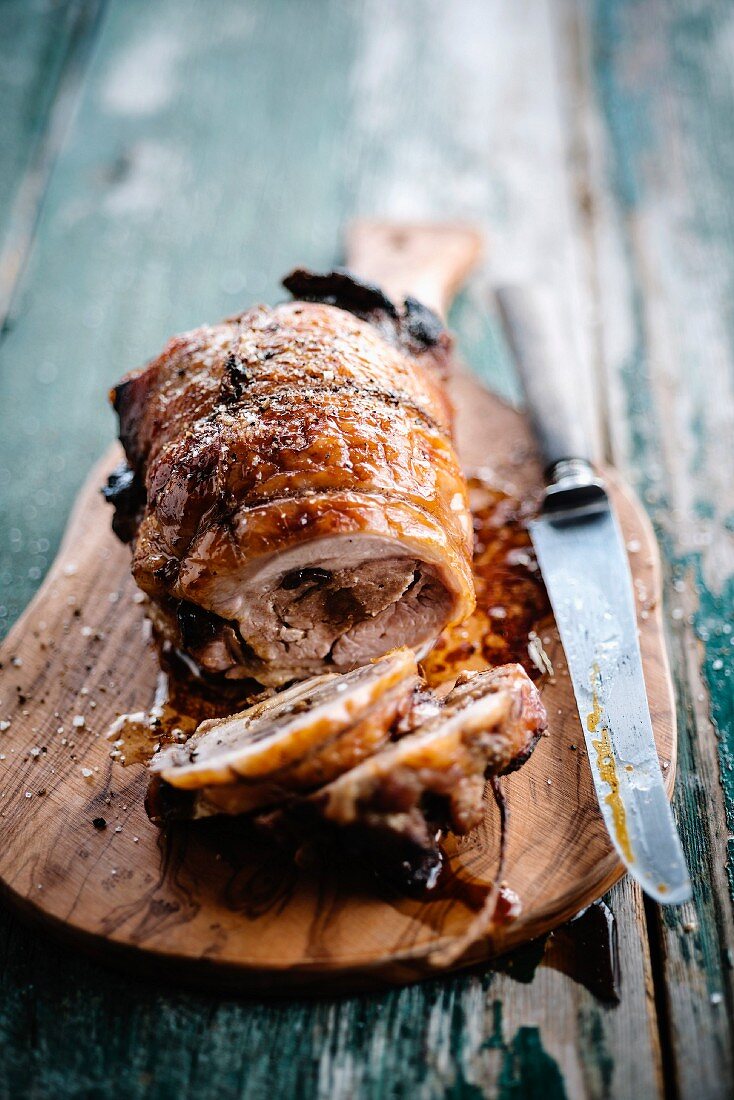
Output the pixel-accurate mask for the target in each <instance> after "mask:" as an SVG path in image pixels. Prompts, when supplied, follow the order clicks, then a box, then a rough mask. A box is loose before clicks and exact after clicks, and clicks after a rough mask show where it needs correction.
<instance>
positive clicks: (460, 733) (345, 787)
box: [309, 665, 546, 873]
mask: <svg viewBox="0 0 734 1100" xmlns="http://www.w3.org/2000/svg"><path fill="white" fill-rule="evenodd" d="M545 727H546V715H545V709H544V707H543V704H542V703H541V700H540V695H539V693H538V690H537V688H536V687H535V685H534V684H533V682H532V681H531V680H530V678H529V677H528V675H527V674H526V673H525V671H524V670H523V668H522V667H521V666H520V665H504V666H502V667H501V668H497V669H491V670H489V671H487V672H479V673H475V674H472V675H471V676H470V677H467V678H466V679H465V680H464V681H463V682H461V683H459V684H457V686H456V687H455V688H454V689H453V691H451V692H450V693H449V695H448V696H447V697H446V700H445V702H444V704H443V706H442V707H441V709H440V711H439V712H438V713H437V714H436V715H434V716H433V717H432V718H429V719H428V720H427V721H426V722H424V723H423V724H422V725H421V726H420V727H419V728H418V729H417V730H416V731H415V732H414V733H412V734H408V735H407V736H406V737H403V738H402V739H401V740H400V741H398V742H396V743H395V744H392V745H389V746H387V747H386V748H384V749H383V750H382V751H381V752H379V753H377V754H376V755H374V756H372V757H370V758H369V759H368V760H365V761H364V762H363V763H361V764H359V765H358V766H357V767H355V768H353V769H352V770H351V771H349V772H346V773H345V774H344V775H342V776H340V777H339V778H338V779H336V780H334V782H333V783H331V784H329V785H328V786H327V787H325V788H324V789H323V790H321V791H318V792H317V793H316V794H314V795H313V796H311V798H310V799H309V801H310V803H311V805H312V806H313V807H314V808H315V809H316V810H317V811H318V813H319V814H320V815H321V816H322V817H323V819H324V820H325V821H327V822H329V823H330V824H332V825H334V826H339V827H340V828H341V829H346V830H349V831H351V832H352V833H353V834H354V835H355V836H358V837H360V838H361V839H365V838H366V837H368V834H370V833H372V834H373V835H374V836H373V838H374V840H375V841H380V842H382V844H383V845H384V846H385V850H386V852H387V853H390V846H391V845H392V848H393V849H394V850H396V851H398V852H399V853H400V855H401V859H402V860H403V861H404V862H405V863H406V864H407V865H408V867H409V868H411V867H420V868H422V870H421V873H425V863H426V860H427V861H428V864H429V865H430V866H435V865H437V862H438V850H437V846H436V834H437V831H438V830H440V829H444V828H448V829H450V830H451V831H453V832H455V833H459V834H464V833H468V832H469V831H470V830H471V829H473V828H475V826H476V825H478V824H479V822H480V821H481V819H482V816H483V812H484V810H483V796H484V787H485V778H487V777H489V776H497V775H502V774H503V773H505V772H508V771H512V770H514V769H515V768H517V767H519V766H520V764H522V763H523V762H524V761H525V760H526V759H527V758H528V756H529V755H530V753H531V752H532V750H533V747H534V746H535V743H536V741H537V739H538V738H539V736H540V735H541V733H542V732H543V730H544V729H545ZM378 855H379V852H378ZM393 855H394V852H393Z"/></svg>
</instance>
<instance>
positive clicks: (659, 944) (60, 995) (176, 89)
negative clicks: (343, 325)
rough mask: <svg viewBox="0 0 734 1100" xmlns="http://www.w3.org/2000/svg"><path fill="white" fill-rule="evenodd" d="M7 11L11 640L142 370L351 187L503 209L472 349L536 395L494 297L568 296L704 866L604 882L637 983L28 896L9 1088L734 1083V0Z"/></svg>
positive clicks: (470, 326) (4, 922) (3, 928)
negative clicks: (172, 944) (216, 960)
mask: <svg viewBox="0 0 734 1100" xmlns="http://www.w3.org/2000/svg"><path fill="white" fill-rule="evenodd" d="M0 21H1V22H2V32H1V33H0V42H1V44H0V89H2V92H3V110H2V111H0V119H1V121H0V136H1V137H2V141H3V157H2V161H1V163H2V167H1V168H0V234H2V239H3V240H4V241H6V242H7V241H11V242H13V241H18V242H20V243H21V245H22V262H21V263H17V262H16V259H15V258H14V254H11V253H12V250H11V251H9V250H8V248H7V246H6V249H5V252H4V253H2V261H1V263H0V278H2V279H4V280H5V283H4V284H2V285H5V286H6V287H7V288H8V289H9V291H10V293H9V295H8V296H7V299H6V301H7V304H8V305H9V319H8V324H7V326H6V329H5V331H4V332H3V333H2V338H1V340H0V418H1V421H0V423H1V426H2V431H0V624H2V628H3V630H4V629H5V628H6V627H7V625H9V623H10V622H11V621H12V620H13V619H15V618H16V617H17V615H18V614H19V613H20V611H21V610H22V608H23V607H24V606H25V604H26V603H27V601H28V600H29V598H30V597H31V595H32V594H33V592H34V591H35V589H36V588H37V586H38V584H39V583H40V580H41V578H42V576H43V574H44V571H45V569H46V568H47V566H48V564H49V562H50V560H51V558H52V556H53V553H54V551H55V549H56V547H57V545H58V541H59V539H60V536H61V533H62V530H63V526H64V521H65V517H66V515H67V512H68V509H69V507H70V505H71V502H72V500H73V497H74V494H75V492H76V490H77V488H78V486H79V485H80V483H81V481H82V480H83V478H84V475H85V473H86V471H87V469H88V467H89V465H90V464H91V462H92V460H93V459H94V458H95V457H96V456H97V455H98V454H99V453H100V452H101V451H102V449H103V447H104V446H105V445H106V443H107V442H108V440H109V438H110V437H111V435H112V433H113V431H114V425H113V421H112V418H111V416H110V415H109V413H108V411H107V409H106V406H105V401H104V393H105V390H106V388H107V387H108V386H109V385H110V384H111V383H112V382H113V381H115V380H116V379H117V377H119V375H120V374H121V373H122V372H123V371H124V370H125V369H127V368H128V367H129V366H131V365H133V364H136V363H138V362H140V361H142V360H144V359H145V358H146V357H147V356H149V355H151V354H154V353H155V352H156V351H157V350H158V348H159V347H160V345H161V344H162V342H163V341H164V340H165V339H166V338H167V337H168V336H169V335H170V334H171V333H172V332H174V331H176V330H180V329H183V328H186V327H190V326H192V325H195V324H197V323H198V322H200V321H203V320H211V319H213V318H216V317H219V316H222V315H224V314H226V313H228V312H232V311H233V310H235V309H237V308H240V307H241V306H242V305H243V304H245V303H250V302H252V301H256V300H258V299H264V300H272V299H273V298H274V297H277V295H278V293H279V291H278V279H279V277H280V275H281V274H282V273H283V272H284V271H285V270H287V269H288V268H289V267H290V266H291V265H292V264H294V263H296V262H306V263H310V264H312V265H313V266H323V265H326V264H330V263H331V262H332V261H333V260H334V259H335V258H337V257H338V252H339V240H340V229H341V227H342V226H343V225H344V223H345V221H346V220H347V219H348V218H349V217H350V216H352V215H353V214H355V213H363V214H387V215H391V216H396V217H401V216H402V217H407V216H432V217H447V216H451V217H455V216H463V217H468V218H472V219H475V220H477V221H478V222H480V224H482V225H484V226H485V227H486V229H487V233H488V241H489V244H488V259H487V265H486V268H485V270H484V271H483V272H482V273H481V275H480V276H479V277H478V278H477V279H476V280H475V282H474V283H473V284H472V286H471V287H470V288H469V289H468V292H467V294H466V295H465V296H464V297H463V298H462V300H461V301H460V302H459V303H458V305H457V307H456V309H455V311H454V317H453V320H454V323H455V325H456V327H457V328H458V330H459V335H460V339H461V343H462V347H463V349H464V351H465V354H466V356H467V357H468V358H469V359H470V361H471V362H472V364H473V365H474V366H475V367H476V368H477V369H478V370H480V371H481V372H482V373H483V374H484V376H485V377H486V378H487V379H488V380H489V382H490V383H491V384H493V385H494V386H496V387H497V388H498V389H500V391H501V392H503V393H505V394H507V395H509V396H511V397H512V396H514V395H516V392H517V391H516V388H515V381H514V378H513V376H512V372H511V370H510V367H509V362H508V359H507V356H506V354H505V353H504V349H503V345H502V341H501V337H500V335H499V330H498V326H497V323H496V318H495V316H494V313H493V309H492V306H491V302H490V301H489V297H488V289H489V286H490V284H491V282H492V281H493V280H495V279H496V280H498V281H504V280H507V279H512V278H524V277H529V276H533V275H539V274H540V275H543V276H544V277H551V278H555V279H556V280H557V281H558V282H559V284H560V285H562V286H563V287H564V288H566V289H567V291H568V294H569V298H570V300H571V304H572V305H573V307H574V308H575V309H576V310H577V317H578V320H579V326H580V330H581V331H582V334H583V335H584V336H585V337H586V350H587V354H588V360H589V363H590V364H591V365H592V366H593V371H591V372H590V373H591V374H593V386H592V387H590V388H591V389H592V391H593V392H591V394H590V401H593V408H594V409H595V410H596V411H597V413H598V415H599V417H600V418H601V417H602V416H604V415H607V416H608V419H609V421H610V423H611V431H610V432H609V438H608V447H607V449H608V453H609V455H610V457H613V458H614V459H615V461H617V462H618V464H619V465H620V466H621V467H622V468H623V469H624V470H625V472H626V473H627V474H628V475H629V476H631V477H632V478H634V479H635V480H636V481H637V483H638V484H639V486H640V488H641V490H642V491H643V493H644V495H645V499H646V501H647V503H648V505H649V508H650V512H651V515H652V517H653V519H654V521H655V523H656V527H657V530H658V533H659V536H660V538H661V541H662V545H663V548H664V551H665V556H666V608H667V611H668V612H669V616H668V617H669V623H670V645H671V655H672V657H673V662H674V670H675V676H676V685H677V692H678V700H679V717H680V724H681V730H682V740H681V749H680V755H681V760H680V776H679V784H678V792H677V796H676V804H675V805H676V813H677V815H678V819H679V822H680V825H681V829H682V831H683V835H684V843H685V846H686V850H687V852H688V854H689V858H690V859H691V864H692V869H693V871H694V880H695V889H696V896H695V901H694V904H693V905H692V906H690V907H689V908H688V909H686V910H684V911H682V912H680V913H672V912H671V913H666V914H665V915H664V916H663V917H661V915H660V913H659V912H658V911H656V910H655V909H654V908H653V907H649V906H645V905H644V904H643V901H642V898H641V897H640V894H639V892H638V891H637V889H636V888H635V887H634V886H632V885H631V884H629V883H622V884H620V886H619V887H617V888H616V889H615V890H614V891H613V892H612V895H611V897H610V904H611V905H612V908H613V910H614V913H615V916H616V918H617V926H618V931H619V936H620V956H621V958H620V962H621V968H622V1004H621V1006H619V1007H618V1008H612V1007H608V1006H604V1005H602V1004H600V1003H599V1002H598V1001H596V1000H595V999H594V997H593V996H592V995H591V994H590V993H589V992H588V991H587V990H585V989H583V988H582V987H580V986H578V985H576V984H574V983H573V982H571V980H570V979H568V978H566V977H565V976H564V975H562V974H560V973H558V972H557V971H556V970H554V969H552V968H551V967H550V966H540V967H538V969H537V970H535V972H534V976H531V974H530V972H526V971H525V970H524V969H523V968H522V967H519V966H515V967H514V973H515V974H516V977H515V978H513V977H511V976H509V975H508V974H506V973H480V974H469V975H462V976H457V977H452V978H450V979H447V980H445V981H434V982H430V983H426V984H424V985H422V986H418V987H413V988H409V989H403V990H396V991H393V992H390V993H387V994H384V995H372V996H364V997H355V998H345V999H339V1000H321V1001H316V1002H313V1001H310V1002H309V1001H298V1002H287V1003H265V1002H256V1001H248V1000H244V999H243V1000H237V999H232V998H226V999H218V998H212V997H204V996H201V995H198V994H193V993H187V992H184V991H181V990H176V989H174V988H159V987H156V986H153V985H150V984H144V983H138V982H133V981H131V980H130V979H128V978H127V977H126V976H124V975H119V974H114V973H111V972H109V971H107V970H105V969H102V968H100V967H98V966H96V965H94V964H92V963H90V962H89V961H87V960H85V959H83V958H81V957H77V956H76V955H74V954H72V953H70V952H68V951H67V950H66V949H64V950H61V949H60V948H59V947H58V946H57V944H56V943H55V942H53V941H50V940H48V939H46V938H45V937H42V936H40V935H38V934H37V933H35V932H34V931H33V930H32V929H30V928H26V927H25V926H24V925H22V924H21V923H19V922H18V921H17V919H16V918H15V917H13V916H11V915H10V914H9V913H7V912H3V913H0V945H1V952H2V954H1V957H2V960H3V963H2V967H0V1051H1V1053H2V1057H0V1097H5V1096H8V1097H10V1096H13V1097H17V1096H24V1095H30V1096H39V1097H40V1096H79V1097H94V1096H100V1095H105V1096H117V1095H120V1096H125V1097H131V1098H137V1097H144V1096H151V1097H161V1098H166V1097H171V1096H176V1097H179V1096H181V1097H186V1096H192V1097H197V1100H199V1098H203V1100H207V1098H208V1097H212V1098H213V1097H217V1098H220V1097H230V1096H231V1097H240V1096H242V1097H248V1098H256V1100H257V1098H260V1097H264V1096H277V1097H279V1098H280V1097H312V1096H313V1097H335V1098H342V1097H344V1098H347V1097H353V1096H360V1097H362V1096H363V1097H370V1098H372V1097H374V1098H377V1097H387V1096H405V1097H408V1096H409V1097H443V1096H452V1097H471V1098H474V1097H479V1096H491V1097H494V1096H499V1097H503V1098H515V1097H536V1096H537V1097H541V1096H542V1097H553V1098H555V1097H562V1096H568V1097H615V1098H616V1097H618V1098H625V1097H632V1096H634V1097H644V1098H646V1097H657V1096H662V1095H663V1094H664V1093H667V1094H668V1095H673V1096H675V1095H679V1096H681V1097H694V1096H695V1097H696V1098H697V1100H706V1098H708V1097H718V1096H722V1097H723V1096H728V1095H729V1094H730V1091H731V1086H732V1071H731V1064H730V1058H731V1051H732V1047H733V1046H734V1044H733V1043H732V1025H731V1021H732V971H731V958H732V956H731V951H732V945H733V944H734V940H733V938H732V894H731V888H732V887H731V883H732V877H733V876H732V856H733V853H732V841H731V836H732V834H734V779H732V776H733V775H734V770H733V758H734V743H733V742H732V738H733V737H734V732H733V725H734V714H733V713H732V707H733V703H732V698H733V693H732V689H731V668H732V661H731V638H732V635H731V632H730V631H729V630H727V627H729V626H730V625H731V623H732V619H733V612H734V579H733V578H734V564H733V557H734V553H733V551H732V539H733V536H734V497H733V496H732V487H731V482H732V478H731V469H732V461H731V440H732V438H733V437H734V431H732V428H733V427H734V426H733V425H732V417H733V416H734V394H733V393H732V360H733V358H734V347H733V344H734V329H733V326H732V312H731V289H732V282H733V281H734V269H733V265H734V259H733V258H732V257H734V205H733V201H732V197H731V177H732V173H731V168H732V163H731V162H732V158H734V134H733V133H732V129H733V128H734V122H732V120H733V119H734V110H732V108H734V61H733V60H732V52H731V44H732V42H733V41H734V22H732V16H731V11H730V8H729V6H728V5H727V4H725V3H723V2H716V0H696V2H695V3H694V0H671V2H670V3H666V4H663V3H662V2H660V3H658V2H657V0H651V2H648V0H636V2H633V0H597V2H596V3H594V4H587V3H584V2H582V0H561V2H559V3H554V4H551V3H547V4H546V3H543V2H542V0H537V2H536V0H525V2H522V3H516V4H512V5H507V4H503V3H502V2H501V0H492V2H490V3H476V2H474V0H458V2H456V3H453V4H451V5H447V4H444V3H440V2H439V0H403V2H401V4H399V5H396V4H393V3H391V2H390V0H364V2H363V3H356V2H355V3H343V2H340V0H313V2H311V0H308V2H305V0H248V2H237V0H214V2H213V3H203V2H201V0H199V2H196V0H158V2H157V3H155V4H151V3H146V2H144V0H108V3H106V4H104V5H102V4H96V3H81V2H79V3H67V4H62V3H49V4H47V5H46V4H42V3H28V4H20V3H12V2H8V0H5V2H4V3H2V4H0ZM39 165H40V166H41V168H42V171H41V173H40V176H39V174H38V167H39ZM34 172H35V175H34ZM19 194H20V195H21V197H22V199H23V201H22V202H20V203H19V201H18V195H19ZM0 694H1V693H0ZM1 709H2V702H1V700H0V711H1ZM0 716H1V715H0ZM1 737H2V735H1V734H0V739H1ZM0 754H2V745H1V741H0ZM2 767H3V762H2V760H0V814H1V813H2V810H1V792H2ZM1 827H2V817H0V831H1ZM530 969H532V968H530ZM520 977H521V978H522V979H523V980H519V978H520Z"/></svg>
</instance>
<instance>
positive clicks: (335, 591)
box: [111, 272, 474, 686]
mask: <svg viewBox="0 0 734 1100" xmlns="http://www.w3.org/2000/svg"><path fill="white" fill-rule="evenodd" d="M289 285H290V286H291V288H292V289H293V291H294V293H298V294H302V295H303V296H304V297H308V298H309V300H308V301H296V302H292V303H287V304H283V305H280V306H277V307H275V308H273V309H266V308H264V307H258V308H256V309H253V310H250V311H249V312H247V313H245V314H242V315H241V316H239V317H236V318H233V319H230V320H229V321H226V322H223V323H222V324H221V325H218V326H214V327H211V328H202V329H199V330H197V331H196V332H193V333H190V334H188V335H186V336H183V337H178V338H177V339H176V340H174V341H172V342H171V344H169V346H168V348H167V349H166V350H165V351H164V353H163V355H161V356H160V357H159V358H158V359H157V360H155V361H154V362H153V363H151V364H149V365H148V366H147V367H146V368H144V369H143V370H141V371H137V372H134V373H132V374H130V375H128V376H127V377H126V378H125V379H124V380H123V381H122V382H121V383H120V385H119V386H118V387H116V389H115V390H114V391H113V402H114V405H115V408H116V410H117V412H118V414H119V417H120V437H121V439H122V442H123V445H124V447H125V451H126V455H127V460H128V463H129V466H130V470H131V472H130V475H129V478H128V480H129V481H130V483H131V484H133V483H134V484H135V485H136V486H139V487H140V491H141V492H143V495H144V506H139V505H138V499H139V498H138V497H136V502H135V508H131V507H128V508H127V511H126V513H125V516H124V523H123V521H122V519H120V521H119V522H118V524H117V526H118V530H120V532H121V533H122V534H124V537H125V538H129V537H130V536H131V535H132V543H133V574H134V576H135V579H136V581H137V583H138V584H139V585H140V587H141V588H142V589H143V590H144V591H145V592H146V593H147V594H148V596H149V597H150V615H151V620H152V622H153V624H154V627H155V629H156V631H157V633H158V634H159V635H160V636H162V637H163V638H164V639H166V640H167V641H169V642H170V643H172V644H173V645H174V646H176V647H178V648H179V649H181V650H182V651H184V652H186V653H187V654H188V655H189V656H191V657H192V658H193V659H194V660H195V661H196V662H197V663H198V665H199V667H200V668H201V669H202V670H203V671H204V672H205V673H206V674H209V675H214V676H217V675H218V676H226V677H230V678H238V677H253V678H255V679H257V680H258V681H259V682H260V683H263V684H266V685H274V686H280V685H283V684H287V683H289V682H291V681H293V680H300V679H304V678H306V677H310V676H313V675H317V674H319V673H322V672H331V671H336V672H341V671H346V670H349V669H351V668H355V667H358V666H359V665H362V664H365V663H366V662H367V661H369V660H371V659H373V658H374V657H377V656H380V655H381V654H383V653H385V652H388V651H389V650H390V649H392V648H394V647H396V646H398V645H403V644H406V645H409V646H410V647H412V648H413V649H415V650H416V651H417V652H421V651H424V650H426V649H427V648H428V647H429V646H430V645H431V644H432V643H433V641H435V639H436V637H437V636H438V635H439V634H440V632H441V630H442V629H443V628H444V627H445V626H447V625H449V624H451V623H455V622H459V621H461V620H463V619H464V618H465V617H466V616H467V615H468V614H469V613H470V612H471V610H472V608H473V604H474V589H473V580H472V575H471V551H472V529H471V519H470V515H469V511H468V506H467V493H466V484H465V481H464V478H463V476H462V473H461V470H460V468H459V465H458V460H457V457H456V454H455V451H454V448H453V445H452V441H451V435H450V419H451V414H450V407H449V404H448V401H447V398H446V395H445V393H444V390H443V386H442V378H443V375H444V374H445V372H446V369H447V367H448V365H449V363H450V350H451V344H450V339H449V337H448V335H447V334H446V332H445V331H444V330H443V329H442V326H441V325H440V322H439V321H438V319H437V318H435V317H434V316H433V315H432V314H430V313H429V311H426V310H422V309H421V307H419V306H418V304H417V303H415V302H407V303H405V304H404V306H403V307H402V308H398V307H397V306H395V305H394V303H391V302H390V301H389V299H387V298H385V296H384V295H382V294H381V292H379V290H377V289H376V288H374V287H371V286H369V285H367V284H362V283H359V281H357V280H354V279H353V278H352V277H351V276H349V275H348V274H347V273H344V272H337V273H332V274H331V275H328V276H310V275H309V274H308V273H307V272H297V273H294V276H293V278H292V279H291V280H290V281H289ZM121 476H123V480H124V471H123V473H122V475H121ZM111 499H113V501H114V500H115V499H116V498H115V497H112V498H111ZM118 503H119V504H120V507H122V503H124V502H123V501H122V498H121V499H120V501H118Z"/></svg>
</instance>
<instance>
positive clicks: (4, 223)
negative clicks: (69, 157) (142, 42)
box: [0, 0, 100, 329]
mask: <svg viewBox="0 0 734 1100" xmlns="http://www.w3.org/2000/svg"><path fill="white" fill-rule="evenodd" d="M99 11H100V0H62V2H60V3H53V4H51V3H48V2H44V0H36V2H35V3H25V2H23V0H20V2H19V0H5V2H4V3H3V5H2V9H1V10H0V103H2V111H0V148H2V150H3V156H2V159H0V329H1V328H2V327H3V326H4V325H5V324H7V323H8V319H9V314H10V310H11V306H12V301H13V293H14V290H15V287H16V285H17V281H18V278H19V276H20V274H21V273H22V271H23V268H24V266H25V263H26V261H27V259H28V254H29V251H30V248H31V245H32V241H33V235H34V231H35V225H36V219H37V217H38V213H39V210H40V207H41V204H42V202H43V196H44V193H45V189H46V185H47V183H48V177H49V174H50V172H51V170H52V168H53V164H54V161H55V159H56V156H57V154H58V151H59V148H60V147H61V145H62V143H63V140H64V137H65V134H66V131H67V128H68V124H69V121H70V118H71V116H72V114H73V111H74V107H75V104H76V100H77V97H78V92H79V87H80V84H81V81H82V79H83V75H84V71H85V68H86V62H87V58H88V52H89V48H90V46H91V45H92V43H93V41H94V37H95V34H96V30H97V24H98V16H99Z"/></svg>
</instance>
